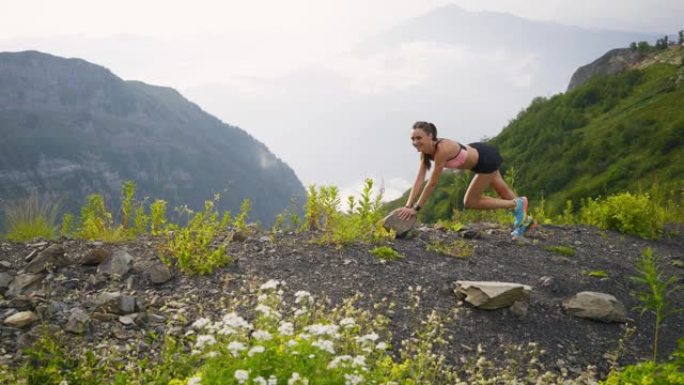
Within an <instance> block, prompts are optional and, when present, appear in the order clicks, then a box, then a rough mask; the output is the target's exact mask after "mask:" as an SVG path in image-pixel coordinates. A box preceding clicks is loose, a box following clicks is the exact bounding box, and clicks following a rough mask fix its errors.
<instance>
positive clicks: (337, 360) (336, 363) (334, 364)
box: [328, 355, 352, 369]
mask: <svg viewBox="0 0 684 385" xmlns="http://www.w3.org/2000/svg"><path fill="white" fill-rule="evenodd" d="M351 359H352V357H351V356H347V355H343V356H337V357H335V358H333V360H332V361H330V363H328V369H335V368H337V367H338V366H339V365H340V364H341V363H343V362H346V361H351Z"/></svg>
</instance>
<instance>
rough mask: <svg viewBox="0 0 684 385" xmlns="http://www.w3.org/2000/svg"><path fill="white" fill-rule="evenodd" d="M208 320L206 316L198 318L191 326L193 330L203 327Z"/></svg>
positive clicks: (207, 323)
mask: <svg viewBox="0 0 684 385" xmlns="http://www.w3.org/2000/svg"><path fill="white" fill-rule="evenodd" d="M210 322H211V321H210V320H209V319H208V318H198V319H197V320H196V321H195V322H193V323H192V326H191V327H192V328H193V329H195V330H199V329H204V328H205V327H206V326H207V325H209V323H210Z"/></svg>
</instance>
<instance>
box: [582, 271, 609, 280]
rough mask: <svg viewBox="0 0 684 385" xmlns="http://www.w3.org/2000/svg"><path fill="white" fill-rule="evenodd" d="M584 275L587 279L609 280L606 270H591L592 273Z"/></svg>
mask: <svg viewBox="0 0 684 385" xmlns="http://www.w3.org/2000/svg"><path fill="white" fill-rule="evenodd" d="M584 274H585V275H586V276H587V277H594V278H608V277H609V275H608V272H607V271H605V270H590V271H585V272H584Z"/></svg>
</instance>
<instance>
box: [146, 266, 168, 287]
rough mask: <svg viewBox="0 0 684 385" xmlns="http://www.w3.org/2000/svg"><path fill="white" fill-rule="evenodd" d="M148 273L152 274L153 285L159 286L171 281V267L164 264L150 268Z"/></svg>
mask: <svg viewBox="0 0 684 385" xmlns="http://www.w3.org/2000/svg"><path fill="white" fill-rule="evenodd" d="M148 272H149V273H150V280H151V281H152V283H154V284H157V285H160V284H162V283H166V282H168V281H169V280H170V279H171V271H170V270H169V267H168V266H166V265H164V264H162V263H157V264H155V265H152V266H150V268H149V270H148Z"/></svg>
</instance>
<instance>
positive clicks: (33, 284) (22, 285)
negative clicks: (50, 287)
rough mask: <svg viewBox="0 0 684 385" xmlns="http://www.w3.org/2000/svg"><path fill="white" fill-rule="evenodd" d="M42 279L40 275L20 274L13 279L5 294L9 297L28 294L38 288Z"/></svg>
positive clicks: (42, 276)
mask: <svg viewBox="0 0 684 385" xmlns="http://www.w3.org/2000/svg"><path fill="white" fill-rule="evenodd" d="M43 278H45V276H44V275H42V274H20V275H18V276H16V277H14V280H12V283H10V285H9V289H8V290H7V293H5V294H6V295H7V296H9V297H14V296H18V295H25V294H29V293H31V292H33V291H35V290H38V288H40V285H41V282H42V281H43Z"/></svg>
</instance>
